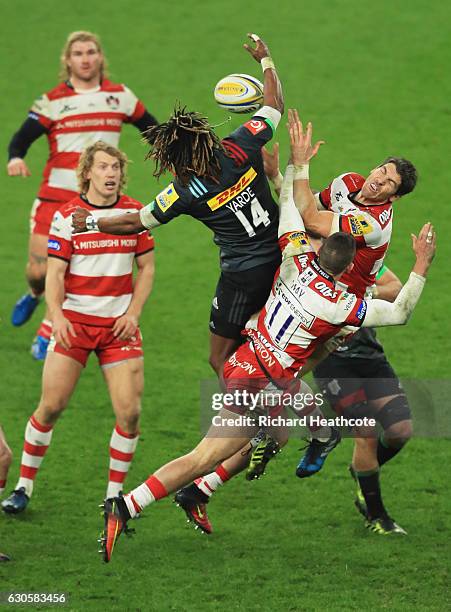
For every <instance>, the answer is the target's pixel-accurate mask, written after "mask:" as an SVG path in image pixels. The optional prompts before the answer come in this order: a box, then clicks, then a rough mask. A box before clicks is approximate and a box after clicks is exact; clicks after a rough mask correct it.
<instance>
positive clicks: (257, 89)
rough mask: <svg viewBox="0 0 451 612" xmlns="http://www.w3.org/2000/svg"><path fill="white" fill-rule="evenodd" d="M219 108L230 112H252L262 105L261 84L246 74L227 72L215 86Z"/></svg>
mask: <svg viewBox="0 0 451 612" xmlns="http://www.w3.org/2000/svg"><path fill="white" fill-rule="evenodd" d="M214 96H215V100H216V102H217V103H218V104H219V106H220V107H221V108H223V109H224V110H226V111H230V112H232V113H252V112H254V111H256V110H258V109H259V108H261V107H262V105H263V84H262V83H260V81H259V80H258V79H256V78H255V77H253V76H249V75H248V74H229V75H228V76H226V77H224V78H223V79H221V80H220V81H219V82H218V83H217V84H216V87H215V90H214Z"/></svg>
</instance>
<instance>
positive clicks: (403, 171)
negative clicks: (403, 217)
mask: <svg viewBox="0 0 451 612" xmlns="http://www.w3.org/2000/svg"><path fill="white" fill-rule="evenodd" d="M385 164H395V166H396V172H397V173H398V174H399V176H400V177H401V184H400V186H399V187H398V191H397V192H396V195H397V196H399V197H401V196H403V195H406V193H410V192H411V191H413V190H414V189H415V185H416V184H417V180H418V172H417V169H416V168H415V166H414V165H413V164H412V162H411V161H409V160H408V159H404V158H403V157H387V159H384V161H383V162H382V163H381V166H385Z"/></svg>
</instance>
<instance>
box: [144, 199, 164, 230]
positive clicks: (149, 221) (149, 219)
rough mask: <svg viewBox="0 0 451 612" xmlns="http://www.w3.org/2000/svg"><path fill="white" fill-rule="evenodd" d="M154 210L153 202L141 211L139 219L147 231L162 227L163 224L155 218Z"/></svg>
mask: <svg viewBox="0 0 451 612" xmlns="http://www.w3.org/2000/svg"><path fill="white" fill-rule="evenodd" d="M152 210H153V202H151V203H150V204H148V205H147V206H144V208H141V210H140V211H139V218H140V219H141V223H142V224H143V225H144V227H146V228H147V229H153V228H154V227H158V226H159V225H161V223H160V222H159V221H158V220H157V219H156V218H155V217H154V216H153V214H152Z"/></svg>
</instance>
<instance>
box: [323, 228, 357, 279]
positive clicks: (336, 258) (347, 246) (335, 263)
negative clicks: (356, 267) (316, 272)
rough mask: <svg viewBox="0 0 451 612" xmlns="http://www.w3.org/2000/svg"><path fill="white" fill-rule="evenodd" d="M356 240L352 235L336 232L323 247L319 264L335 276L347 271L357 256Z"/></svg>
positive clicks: (327, 239)
mask: <svg viewBox="0 0 451 612" xmlns="http://www.w3.org/2000/svg"><path fill="white" fill-rule="evenodd" d="M355 249H356V246H355V240H354V238H353V237H352V236H351V234H346V233H345V232H335V234H332V235H331V236H329V237H328V238H326V240H325V241H324V242H323V244H322V245H321V248H320V250H319V263H320V266H321V267H322V268H324V270H325V271H326V272H329V274H332V275H333V276H335V275H337V274H341V273H342V272H344V271H345V270H346V268H347V267H348V266H349V264H350V263H351V262H352V260H353V259H354V256H355Z"/></svg>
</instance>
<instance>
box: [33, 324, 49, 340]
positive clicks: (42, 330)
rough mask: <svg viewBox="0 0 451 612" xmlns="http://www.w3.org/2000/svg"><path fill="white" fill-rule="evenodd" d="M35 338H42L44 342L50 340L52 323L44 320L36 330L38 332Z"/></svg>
mask: <svg viewBox="0 0 451 612" xmlns="http://www.w3.org/2000/svg"><path fill="white" fill-rule="evenodd" d="M36 335H37V336H41V337H42V338H45V339H46V340H50V336H51V335H52V322H51V321H49V320H48V319H44V320H43V321H42V322H41V325H40V326H39V328H38V331H37V332H36Z"/></svg>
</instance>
